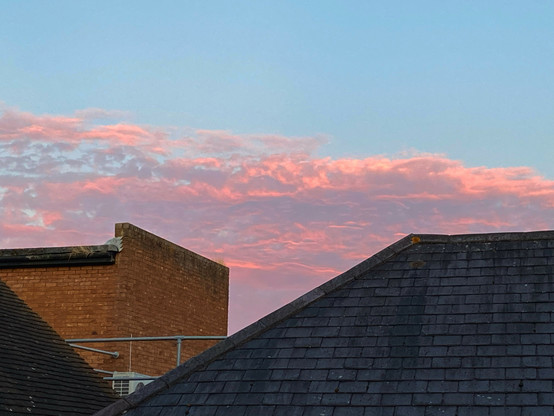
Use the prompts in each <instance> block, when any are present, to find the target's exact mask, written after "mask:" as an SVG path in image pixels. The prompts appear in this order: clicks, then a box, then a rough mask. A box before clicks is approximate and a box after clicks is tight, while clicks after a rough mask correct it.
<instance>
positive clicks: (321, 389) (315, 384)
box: [308, 380, 339, 393]
mask: <svg viewBox="0 0 554 416" xmlns="http://www.w3.org/2000/svg"><path fill="white" fill-rule="evenodd" d="M338 387H339V383H338V382H337V381H326V380H320V381H312V382H310V386H309V388H308V391H309V392H310V393H331V392H335V390H337V391H338Z"/></svg>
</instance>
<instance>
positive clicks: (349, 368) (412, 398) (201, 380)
mask: <svg viewBox="0 0 554 416" xmlns="http://www.w3.org/2000/svg"><path fill="white" fill-rule="evenodd" d="M553 314H554V231H545V232H533V233H502V234H482V235H456V236H446V235H410V236H407V237H405V238H403V239H402V240H400V241H398V242H397V243H395V244H393V245H392V246H390V247H388V248H386V249H385V250H383V251H381V252H380V253H378V254H376V255H375V256H373V257H371V258H369V259H368V260H366V261H365V262H363V263H361V264H359V265H358V266H356V267H354V268H353V269H351V270H349V271H348V272H346V273H344V274H342V275H340V276H338V277H336V278H335V279H333V280H331V281H329V282H327V283H325V284H324V285H322V286H320V287H319V288H316V289H315V290H313V291H311V292H309V293H307V294H306V295H305V296H303V297H301V298H299V299H297V300H296V301H294V302H292V303H291V304H289V305H286V306H284V307H283V308H281V309H279V310H278V311H276V312H274V313H272V314H270V315H268V316H266V317H265V318H262V319H261V320H260V321H258V322H256V323H254V324H252V325H251V326H249V327H247V328H245V329H244V330H242V331H240V332H238V333H237V334H235V335H233V336H231V337H229V338H227V339H226V340H225V341H222V342H220V343H219V344H217V345H216V346H214V347H213V348H211V349H209V350H207V351H206V352H204V353H202V354H200V355H199V356H197V357H195V358H193V359H191V360H189V361H187V362H186V363H184V364H183V365H181V366H179V367H177V368H176V369H174V370H172V371H171V372H169V373H167V374H165V375H164V376H162V377H161V378H160V379H158V380H157V381H155V382H153V383H151V384H150V385H148V386H146V387H145V388H144V389H142V390H140V391H139V392H137V393H135V394H133V395H130V396H128V397H127V398H126V399H124V400H120V401H118V402H116V403H114V404H113V405H111V406H109V407H108V408H106V409H104V410H102V411H100V412H99V413H98V414H97V415H98V416H113V415H119V414H122V413H123V412H125V411H126V413H125V414H126V415H128V416H140V415H153V416H156V415H157V416H170V415H190V416H199V415H274V416H277V415H287V416H311V415H330V416H346V415H351V416H361V415H364V416H373V415H382V416H425V415H442V416H467V415H471V416H484V415H487V416H496V415H506V416H520V415H534V416H540V415H552V414H554V413H553V410H554V408H553V406H554V392H553V380H554V365H553V356H554V345H553V341H554V319H553Z"/></svg>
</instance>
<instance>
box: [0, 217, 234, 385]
mask: <svg viewBox="0 0 554 416" xmlns="http://www.w3.org/2000/svg"><path fill="white" fill-rule="evenodd" d="M115 236H116V237H121V238H122V246H123V249H122V250H121V252H120V253H118V254H117V256H116V261H115V264H112V265H94V266H73V267H40V268H33V267H28V268H13V269H3V270H0V278H1V279H2V280H3V281H5V282H6V283H7V284H8V285H9V286H10V288H11V289H12V290H13V291H14V292H15V293H16V294H17V295H18V296H19V297H21V298H22V299H23V300H24V301H25V302H26V303H27V304H28V305H29V306H30V307H31V308H32V309H33V310H35V311H36V312H37V313H38V314H40V315H41V316H42V318H43V319H44V320H46V321H47V322H48V323H49V324H50V325H51V326H52V327H53V328H54V329H55V330H56V331H57V332H58V333H59V334H60V335H61V336H62V337H63V338H66V339H69V338H108V337H109V338H114V337H131V336H133V337H152V336H168V335H226V334H227V317H228V293H229V269H228V268H227V267H225V266H222V265H220V264H218V263H216V262H213V261H211V260H208V259H207V258H205V257H202V256H200V255H198V254H195V253H193V252H191V251H189V250H186V249H184V248H182V247H180V246H178V245H176V244H173V243H170V242H169V241H166V240H164V239H162V238H160V237H157V236H155V235H153V234H151V233H149V232H147V231H144V230H142V229H140V228H137V227H135V226H133V225H132V224H128V223H122V224H116V226H115ZM216 342H217V341H213V340H212V341H183V344H182V349H181V351H182V356H181V358H182V360H181V361H184V360H186V359H188V358H190V357H192V356H194V355H197V354H198V353H200V352H202V351H203V350H205V349H206V348H208V347H210V346H212V345H213V344H214V343H216ZM83 345H86V346H89V347H94V348H98V349H105V350H109V351H118V352H119V354H120V356H119V358H117V359H115V358H112V357H111V356H108V355H102V354H98V353H91V352H88V351H83V350H77V351H78V352H79V353H80V354H81V355H82V356H83V358H85V360H87V361H88V362H89V364H91V366H92V367H93V368H97V369H102V370H107V371H135V372H138V373H143V374H148V375H160V374H163V373H165V372H166V371H168V370H170V369H171V368H173V367H175V365H176V353H177V348H176V341H147V342H133V343H129V342H122V343H105V344H101V343H91V344H83Z"/></svg>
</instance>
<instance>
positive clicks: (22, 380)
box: [0, 281, 116, 415]
mask: <svg viewBox="0 0 554 416" xmlns="http://www.w3.org/2000/svg"><path fill="white" fill-rule="evenodd" d="M115 400H116V396H115V393H114V392H113V391H112V390H111V388H110V387H109V385H108V384H107V383H106V382H105V381H104V380H102V379H101V378H100V377H99V376H98V375H97V374H96V373H95V372H94V371H93V370H92V368H91V367H90V366H89V365H88V364H87V363H86V362H85V361H84V360H83V359H82V358H81V357H80V356H79V355H78V354H77V353H76V352H75V351H73V349H72V348H71V347H70V346H69V345H68V344H67V343H66V342H65V341H64V340H63V339H61V338H60V336H59V335H58V334H57V333H56V332H55V331H54V330H53V329H52V328H51V327H50V326H49V325H48V324H47V323H46V322H44V321H43V320H42V319H41V318H40V317H39V316H38V315H37V314H36V313H34V312H33V311H32V310H31V309H30V308H29V307H28V306H27V305H26V304H25V303H24V302H23V301H22V300H21V299H19V298H18V297H17V295H16V294H15V293H14V292H13V291H12V290H10V289H9V288H8V286H7V285H6V284H5V283H4V282H2V281H0V413H1V414H10V415H17V414H20V415H22V414H25V415H29V414H31V415H91V414H92V413H94V412H96V411H97V410H99V409H101V408H103V407H105V406H107V405H109V404H110V403H113V402H114V401H115Z"/></svg>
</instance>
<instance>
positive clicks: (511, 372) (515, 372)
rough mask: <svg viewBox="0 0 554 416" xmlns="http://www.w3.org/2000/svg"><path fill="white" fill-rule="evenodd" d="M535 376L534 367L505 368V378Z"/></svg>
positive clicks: (519, 378)
mask: <svg viewBox="0 0 554 416" xmlns="http://www.w3.org/2000/svg"><path fill="white" fill-rule="evenodd" d="M536 378H537V369H536V368H521V367H515V368H506V379H508V380H510V379H517V380H521V379H523V380H533V379H536Z"/></svg>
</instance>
